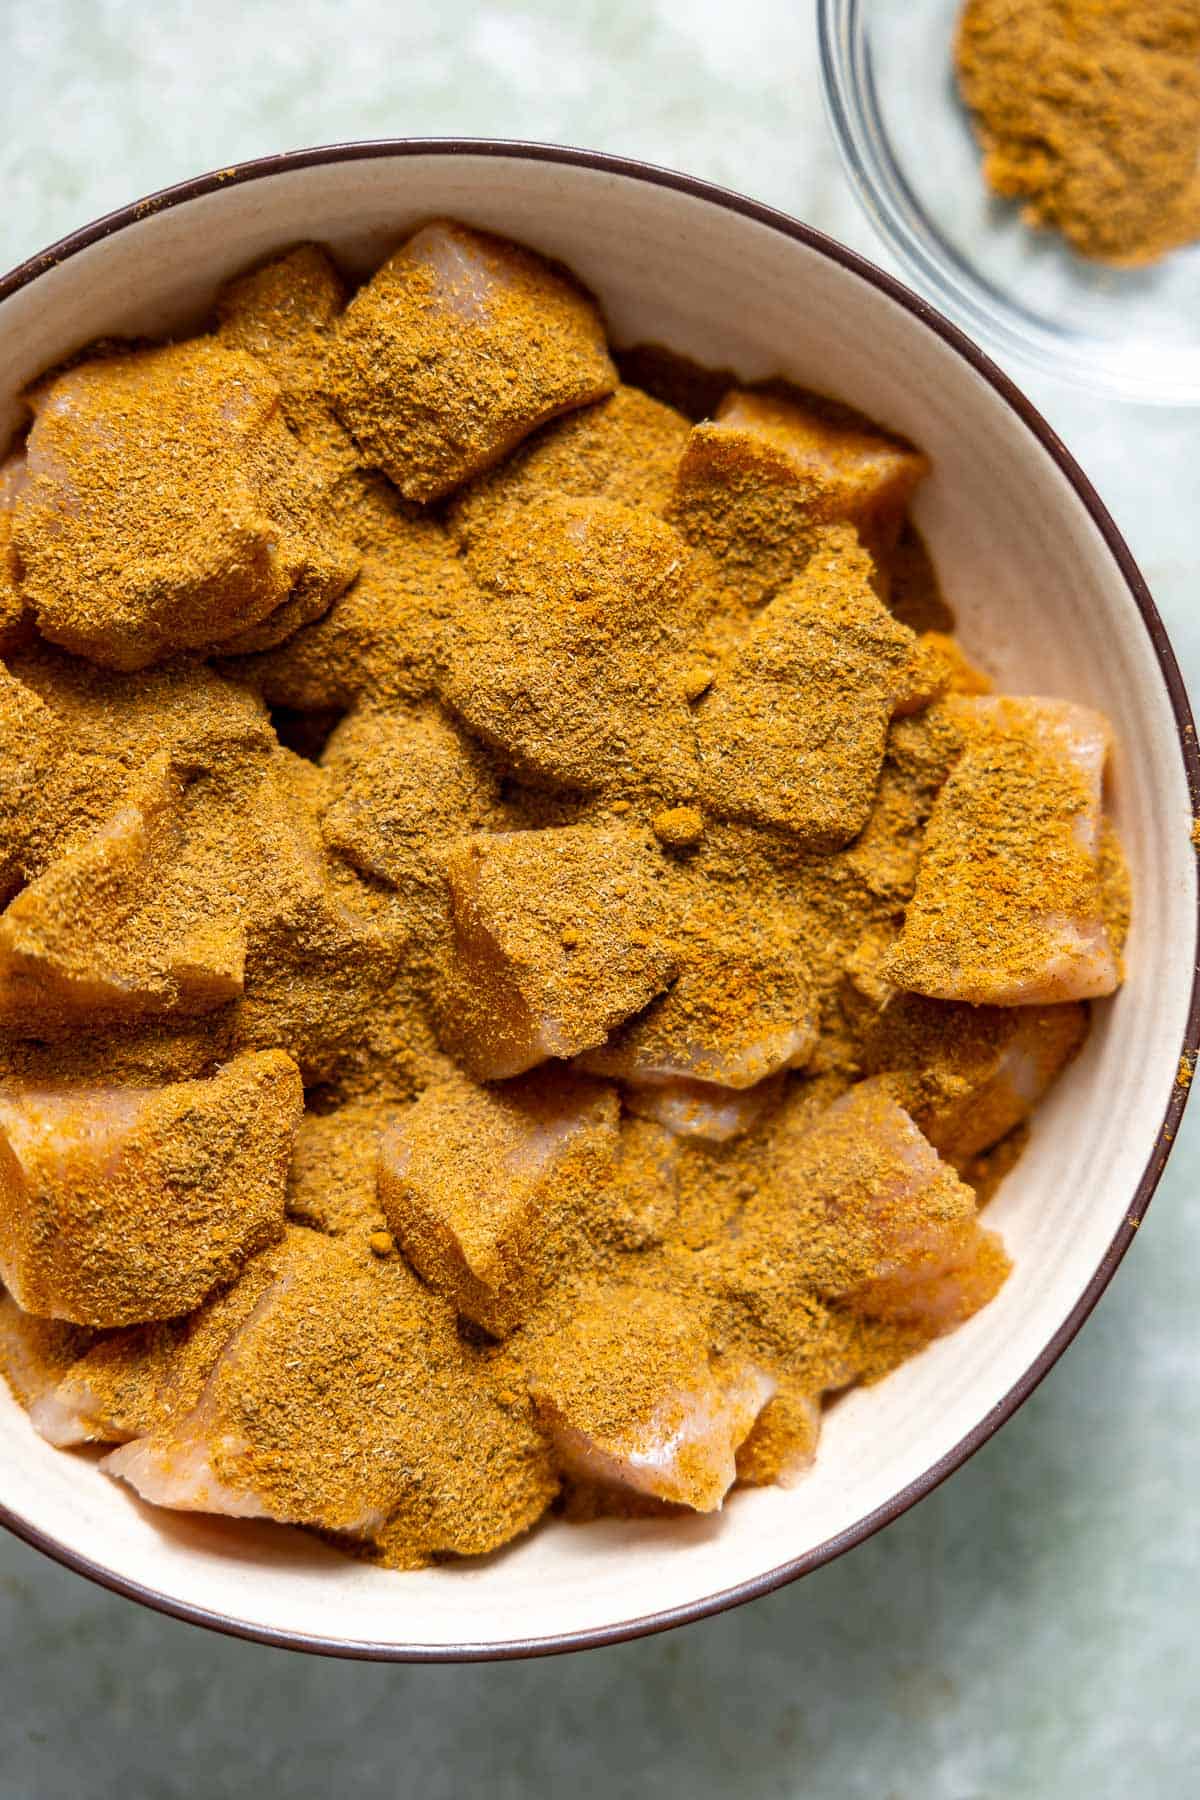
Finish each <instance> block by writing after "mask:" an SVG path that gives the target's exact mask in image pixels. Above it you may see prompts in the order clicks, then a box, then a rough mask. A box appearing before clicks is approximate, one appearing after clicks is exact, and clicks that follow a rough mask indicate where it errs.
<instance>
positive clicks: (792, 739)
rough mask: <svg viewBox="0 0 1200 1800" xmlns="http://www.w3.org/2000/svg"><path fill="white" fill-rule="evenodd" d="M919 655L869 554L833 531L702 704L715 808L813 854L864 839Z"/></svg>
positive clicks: (708, 794) (706, 768) (706, 794)
mask: <svg viewBox="0 0 1200 1800" xmlns="http://www.w3.org/2000/svg"><path fill="white" fill-rule="evenodd" d="M915 649H916V638H915V636H914V634H913V633H912V632H911V631H910V630H909V629H908V627H907V626H906V625H900V624H898V623H897V621H896V620H895V619H893V618H892V617H891V615H890V613H888V611H887V610H886V608H885V607H883V606H882V605H881V604H880V602H879V600H878V599H877V597H876V596H875V594H874V593H873V592H872V590H871V585H870V563H869V559H868V558H867V556H866V553H865V552H864V551H862V550H860V549H859V548H858V547H857V546H856V545H855V544H854V543H853V541H852V540H851V539H850V538H849V537H848V536H847V535H846V534H845V533H834V534H830V535H829V536H828V537H827V538H825V539H824V540H823V543H822V546H821V548H820V550H819V551H818V552H817V553H816V554H814V555H813V557H812V558H811V560H810V561H809V563H808V566H807V568H806V569H805V572H804V574H803V575H802V576H801V577H800V578H799V580H797V581H795V582H793V583H792V585H791V586H790V587H788V588H786V589H785V590H784V591H783V592H782V593H780V594H779V595H778V596H777V597H776V598H775V599H774V600H772V601H771V603H770V605H769V606H767V607H766V608H765V609H764V611H763V612H762V613H760V614H759V616H758V617H757V618H756V619H755V620H754V622H753V624H752V625H751V627H750V630H749V632H748V634H747V636H746V639H745V642H744V644H743V645H742V647H741V648H740V650H738V651H737V652H736V653H735V654H734V655H733V656H732V658H731V659H730V661H729V662H728V664H727V665H726V667H725V668H724V669H723V670H722V671H721V672H720V674H719V675H718V677H717V680H716V682H715V683H714V685H713V687H712V689H711V691H710V692H709V694H708V696H707V698H706V699H705V700H704V701H703V702H702V703H701V706H700V709H699V724H698V737H699V746H700V766H701V794H702V796H703V798H704V799H705V800H706V801H707V804H708V806H709V807H710V809H711V810H712V811H713V812H715V813H717V814H718V815H719V816H721V817H723V818H730V819H744V820H747V821H749V822H750V823H753V824H757V825H766V826H770V827H773V828H775V829H777V830H782V831H787V832H790V833H792V834H793V835H794V836H795V837H797V838H798V839H800V841H801V842H802V843H804V844H806V845H809V846H811V847H812V848H814V849H818V848H836V847H838V846H839V845H841V844H845V843H848V842H849V840H850V839H851V838H852V837H855V836H857V834H858V833H859V832H860V831H861V830H862V828H863V826H864V825H865V824H866V822H867V818H868V816H869V814H870V811H871V806H872V802H873V800H874V797H875V788H876V784H877V782H878V780H879V771H880V769H881V767H882V765H883V754H884V747H885V744H886V740H887V729H888V724H889V721H890V719H891V717H892V713H893V711H894V710H895V706H896V703H897V700H898V699H900V697H901V696H902V695H903V694H904V693H905V691H906V686H907V683H908V680H909V677H910V673H911V668H912V662H913V657H914V653H915Z"/></svg>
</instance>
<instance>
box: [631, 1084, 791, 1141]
mask: <svg viewBox="0 0 1200 1800" xmlns="http://www.w3.org/2000/svg"><path fill="white" fill-rule="evenodd" d="M623 1091H624V1096H625V1104H626V1106H627V1107H628V1108H629V1110H630V1112H632V1113H636V1114H637V1115H638V1117H639V1118H642V1119H654V1120H655V1121H656V1122H657V1123H658V1124H660V1125H664V1126H665V1127H666V1129H667V1130H668V1131H670V1132H673V1133H674V1135H675V1136H676V1137H695V1138H704V1139H705V1140H706V1141H707V1142H708V1143H710V1144H724V1143H727V1142H728V1141H729V1139H730V1138H735V1137H740V1136H741V1135H742V1133H743V1132H746V1131H749V1130H751V1128H752V1127H753V1126H755V1125H757V1124H758V1122H759V1120H760V1119H761V1118H762V1117H763V1116H764V1114H765V1113H766V1112H767V1111H768V1110H769V1109H770V1107H772V1106H773V1105H774V1103H775V1101H776V1100H777V1099H778V1098H779V1096H780V1094H781V1093H782V1092H783V1076H782V1075H773V1076H769V1077H768V1078H767V1080H766V1081H760V1082H759V1083H758V1085H757V1086H756V1087H749V1088H729V1087H718V1085H717V1084H716V1082H712V1081H686V1080H683V1079H681V1078H679V1077H676V1076H664V1077H662V1078H660V1079H646V1080H640V1081H636V1082H634V1081H631V1082H627V1083H626V1084H625V1087H624V1090H623Z"/></svg>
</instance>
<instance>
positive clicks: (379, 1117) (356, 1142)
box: [287, 1100, 406, 1239]
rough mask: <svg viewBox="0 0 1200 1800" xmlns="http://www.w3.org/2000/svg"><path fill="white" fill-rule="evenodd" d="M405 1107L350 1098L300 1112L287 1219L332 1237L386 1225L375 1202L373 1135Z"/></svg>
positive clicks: (376, 1141) (365, 1233)
mask: <svg viewBox="0 0 1200 1800" xmlns="http://www.w3.org/2000/svg"><path fill="white" fill-rule="evenodd" d="M405 1110H406V1109H405V1108H404V1107H403V1106H401V1105H395V1106H393V1105H387V1104H384V1103H382V1102H380V1101H378V1100H359V1101H352V1102H350V1103H349V1104H347V1105H345V1106H339V1107H338V1108H337V1109H336V1110H335V1111H334V1112H327V1113H326V1112H321V1113H318V1112H306V1113H305V1115H304V1117H303V1118H302V1119H301V1121H300V1129H299V1131H298V1132H297V1133H296V1147H295V1149H294V1150H293V1152H292V1166H291V1168H290V1170H289V1171H288V1191H287V1210H288V1217H289V1218H290V1219H295V1220H297V1221H298V1222H299V1223H300V1224H301V1225H310V1226H312V1228H313V1229H314V1230H315V1231H325V1232H328V1233H329V1234H330V1236H332V1237H341V1236H342V1235H343V1234H344V1233H347V1232H349V1233H352V1234H355V1235H357V1236H358V1237H359V1238H360V1239H362V1238H367V1239H369V1238H370V1237H371V1236H372V1234H374V1233H378V1232H382V1231H386V1230H387V1220H386V1218H385V1217H384V1215H383V1210H382V1208H381V1206H380V1204H379V1193H378V1173H379V1140H380V1137H381V1136H382V1134H383V1132H385V1131H386V1130H387V1129H388V1127H389V1126H391V1125H393V1124H395V1123H396V1122H397V1120H398V1119H399V1117H400V1116H401V1115H402V1114H403V1112H404V1111H405Z"/></svg>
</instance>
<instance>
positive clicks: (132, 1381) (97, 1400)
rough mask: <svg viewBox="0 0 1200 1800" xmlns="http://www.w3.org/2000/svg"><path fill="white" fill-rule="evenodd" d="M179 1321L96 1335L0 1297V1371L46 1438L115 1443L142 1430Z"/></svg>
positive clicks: (166, 1372)
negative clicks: (24, 1311) (35, 1312)
mask: <svg viewBox="0 0 1200 1800" xmlns="http://www.w3.org/2000/svg"><path fill="white" fill-rule="evenodd" d="M186 1334H187V1328H186V1326H185V1325H183V1324H181V1323H179V1322H177V1321H172V1322H170V1323H168V1324H164V1325H138V1326H133V1327H131V1328H130V1329H129V1330H126V1331H113V1332H107V1333H104V1334H102V1335H100V1336H97V1334H96V1333H95V1332H94V1331H91V1330H88V1329H87V1328H85V1327H84V1326H81V1325H66V1324H63V1323H62V1321H61V1320H58V1319H39V1318H36V1317H35V1316H34V1315H33V1314H32V1313H23V1312H22V1311H21V1310H20V1308H19V1307H18V1306H17V1304H16V1302H15V1301H14V1300H13V1299H11V1298H10V1297H9V1296H3V1297H0V1372H2V1373H3V1374H4V1375H6V1376H7V1377H8V1381H9V1384H10V1386H11V1387H12V1388H13V1390H14V1392H15V1393H16V1395H17V1398H18V1399H19V1400H20V1401H21V1403H22V1405H23V1406H24V1407H25V1408H26V1409H27V1411H28V1413H29V1419H30V1423H31V1424H32V1425H33V1427H34V1429H35V1430H36V1431H37V1432H38V1433H39V1434H40V1435H41V1436H42V1437H44V1438H45V1439H46V1440H47V1442H48V1443H51V1444H56V1445H58V1447H59V1448H60V1449H65V1448H67V1447H69V1446H71V1445H74V1444H90V1443H105V1444H120V1443H124V1442H125V1441H126V1440H127V1439H128V1438H131V1437H135V1436H137V1435H138V1433H139V1432H140V1431H143V1430H148V1429H149V1428H150V1426H151V1425H152V1424H153V1423H154V1421H155V1418H156V1409H155V1400H156V1398H157V1394H158V1392H159V1390H160V1388H161V1387H162V1386H163V1385H164V1384H165V1383H166V1382H167V1380H168V1379H169V1377H170V1374H171V1371H172V1367H173V1365H174V1364H175V1362H176V1361H177V1359H178V1356H179V1353H180V1347H181V1345H182V1344H183V1342H184V1340H185V1337H186Z"/></svg>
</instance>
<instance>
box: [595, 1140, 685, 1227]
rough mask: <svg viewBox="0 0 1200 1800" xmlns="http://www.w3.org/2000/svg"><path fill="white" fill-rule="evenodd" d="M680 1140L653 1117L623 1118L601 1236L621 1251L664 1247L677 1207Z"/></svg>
mask: <svg viewBox="0 0 1200 1800" xmlns="http://www.w3.org/2000/svg"><path fill="white" fill-rule="evenodd" d="M679 1150H680V1146H679V1141H678V1139H677V1138H676V1137H675V1136H674V1134H673V1133H672V1132H670V1131H668V1130H667V1129H666V1127H665V1126H663V1125H656V1124H655V1123H654V1122H653V1120H651V1119H638V1118H630V1119H622V1120H621V1143H620V1153H619V1156H618V1159H617V1167H616V1173H615V1175H614V1177H613V1181H612V1184H611V1186H610V1188H609V1190H608V1204H607V1208H606V1211H605V1217H604V1220H603V1225H602V1233H603V1235H604V1236H605V1237H606V1238H608V1239H609V1240H610V1241H611V1242H612V1243H614V1244H615V1245H616V1246H617V1248H618V1249H621V1250H644V1249H646V1248H647V1247H648V1246H649V1245H651V1244H657V1243H661V1241H662V1238H663V1235H664V1233H665V1232H666V1231H667V1230H668V1229H669V1227H670V1226H671V1224H672V1222H673V1220H674V1218H675V1214H676V1210H677V1208H678V1205H679Z"/></svg>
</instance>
